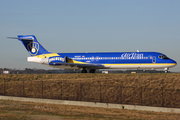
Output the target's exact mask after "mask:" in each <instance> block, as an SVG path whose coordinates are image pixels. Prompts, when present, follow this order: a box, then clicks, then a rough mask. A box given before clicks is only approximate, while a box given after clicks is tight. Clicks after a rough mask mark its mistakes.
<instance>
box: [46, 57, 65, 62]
mask: <svg viewBox="0 0 180 120" xmlns="http://www.w3.org/2000/svg"><path fill="white" fill-rule="evenodd" d="M52 61H53V62H55V61H56V62H57V61H59V62H64V58H62V57H52V58H49V63H50V62H52Z"/></svg>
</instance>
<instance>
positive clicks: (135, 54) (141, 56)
mask: <svg viewBox="0 0 180 120" xmlns="http://www.w3.org/2000/svg"><path fill="white" fill-rule="evenodd" d="M143 56H144V55H143V54H142V53H141V54H139V53H123V54H122V55H121V58H122V59H123V58H124V59H126V58H135V59H142V58H143Z"/></svg>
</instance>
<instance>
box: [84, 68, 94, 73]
mask: <svg viewBox="0 0 180 120" xmlns="http://www.w3.org/2000/svg"><path fill="white" fill-rule="evenodd" d="M95 71H96V69H90V70H89V73H95ZM81 73H87V70H86V68H83V69H82V71H81Z"/></svg>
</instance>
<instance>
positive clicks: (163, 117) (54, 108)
mask: <svg viewBox="0 0 180 120" xmlns="http://www.w3.org/2000/svg"><path fill="white" fill-rule="evenodd" d="M179 118H180V114H178V113H162V112H149V111H137V110H126V109H110V108H95V107H83V106H74V105H56V104H43V103H32V102H18V101H10V100H0V120H114V119H115V120H179Z"/></svg>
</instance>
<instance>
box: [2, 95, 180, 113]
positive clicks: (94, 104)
mask: <svg viewBox="0 0 180 120" xmlns="http://www.w3.org/2000/svg"><path fill="white" fill-rule="evenodd" d="M0 99H1V100H14V101H26V102H27V101H28V102H35V103H50V104H62V105H79V106H89V107H103V108H116V109H130V110H142V111H155V112H171V113H180V109H179V108H165V107H151V106H140V105H124V104H112V103H98V102H84V101H69V100H53V99H41V98H26V97H12V96H0Z"/></svg>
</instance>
